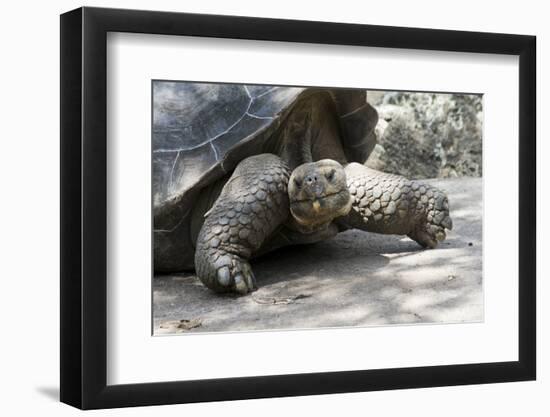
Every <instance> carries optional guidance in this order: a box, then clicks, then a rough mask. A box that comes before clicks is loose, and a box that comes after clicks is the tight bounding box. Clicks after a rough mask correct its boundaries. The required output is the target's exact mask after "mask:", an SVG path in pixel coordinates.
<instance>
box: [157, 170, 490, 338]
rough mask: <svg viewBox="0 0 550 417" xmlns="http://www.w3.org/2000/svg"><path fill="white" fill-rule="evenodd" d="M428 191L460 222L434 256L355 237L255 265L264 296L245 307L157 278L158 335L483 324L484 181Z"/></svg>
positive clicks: (449, 183) (191, 283)
mask: <svg viewBox="0 0 550 417" xmlns="http://www.w3.org/2000/svg"><path fill="white" fill-rule="evenodd" d="M429 182H430V183H432V184H434V185H436V186H438V187H439V188H441V189H443V190H445V191H446V192H447V193H448V196H449V201H450V206H451V217H452V219H453V222H454V228H453V230H452V231H451V232H450V233H449V234H448V237H447V240H446V241H444V242H443V243H442V244H441V245H440V246H439V247H438V248H437V249H433V250H424V249H422V248H421V247H419V246H418V245H417V244H416V243H415V242H413V241H412V240H410V239H408V238H406V237H400V236H387V235H386V236H385V235H376V234H371V233H366V232H361V231H355V230H352V231H348V232H345V233H341V234H339V235H338V236H336V237H335V238H333V239H331V240H329V241H326V242H321V243H318V244H315V245H310V246H298V247H290V248H284V249H281V250H279V251H277V252H275V253H272V254H269V255H266V256H264V257H263V258H260V259H257V260H255V261H253V262H252V267H253V268H254V271H255V274H256V277H257V280H258V285H259V287H260V289H259V290H258V291H256V292H254V293H253V294H251V295H248V296H244V297H236V296H233V295H224V296H220V295H216V294H214V293H213V292H211V291H209V290H208V289H207V288H205V287H204V286H203V285H202V284H201V283H200V281H199V280H198V279H197V277H196V276H195V275H193V274H191V273H182V274H174V275H163V276H157V277H155V279H154V283H153V289H154V295H153V302H154V333H155V334H166V333H188V332H214V331H239V330H246V331H249V330H269V329H290V328H292V329H297V328H316V327H340V326H369V325H388V324H410V323H455V322H472V321H482V320H483V291H482V239H481V232H482V227H481V219H482V181H481V179H479V178H460V179H447V180H432V181H429Z"/></svg>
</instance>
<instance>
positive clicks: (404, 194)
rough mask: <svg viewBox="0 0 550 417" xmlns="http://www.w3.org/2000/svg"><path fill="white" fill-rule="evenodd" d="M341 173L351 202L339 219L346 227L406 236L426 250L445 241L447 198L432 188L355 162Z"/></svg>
mask: <svg viewBox="0 0 550 417" xmlns="http://www.w3.org/2000/svg"><path fill="white" fill-rule="evenodd" d="M345 171H346V177H347V182H348V188H349V191H350V194H351V196H352V199H353V203H352V208H351V210H350V213H349V214H348V216H346V217H343V218H341V223H342V224H343V225H345V226H346V227H352V228H357V229H362V230H366V231H369V232H375V233H384V234H399V235H407V236H408V237H410V238H411V239H413V240H414V241H416V242H417V243H419V244H420V245H421V246H423V247H428V248H435V247H436V246H437V244H438V242H441V241H442V240H444V239H445V237H446V234H445V229H449V230H451V229H452V227H453V222H452V220H451V217H450V215H449V202H448V200H447V196H446V195H445V193H444V192H442V191H440V190H439V189H437V188H436V187H433V186H430V185H428V184H425V183H423V182H421V181H414V180H408V179H406V178H404V177H401V176H399V175H392V174H385V173H383V172H380V171H376V170H374V169H371V168H367V167H365V166H364V165H361V164H357V163H351V164H349V165H347V166H346V168H345Z"/></svg>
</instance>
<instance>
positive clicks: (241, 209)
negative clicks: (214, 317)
mask: <svg viewBox="0 0 550 417" xmlns="http://www.w3.org/2000/svg"><path fill="white" fill-rule="evenodd" d="M288 178H289V172H288V168H287V166H286V164H285V163H284V162H283V161H282V160H281V158H279V157H278V156H276V155H272V154H261V155H256V156H251V157H249V158H246V159H244V160H243V161H242V162H240V163H239V165H238V166H237V168H236V169H235V171H234V172H233V175H232V176H231V178H230V179H229V181H228V182H227V183H226V184H225V186H224V187H223V189H222V191H221V193H220V196H219V197H218V199H217V200H216V202H215V203H214V205H213V206H212V208H211V209H210V210H209V211H208V212H207V213H206V214H205V221H204V224H203V225H202V228H201V230H200V232H199V235H198V238H197V246H196V249H195V269H196V272H197V276H198V277H199V279H200V280H201V281H202V282H203V284H204V285H206V286H207V287H208V288H210V289H212V290H214V291H216V292H237V293H239V294H246V293H248V292H251V291H253V290H254V289H256V283H255V278H254V274H253V272H252V268H251V267H250V264H249V262H248V260H249V259H250V257H251V256H252V255H253V254H254V253H255V252H256V251H258V249H259V248H260V247H261V246H262V243H263V242H264V241H265V240H266V239H267V238H268V237H269V236H271V234H272V233H273V232H274V231H275V229H276V228H277V227H278V226H280V225H281V224H282V223H283V222H284V221H285V220H286V218H287V216H288V213H289V207H288V204H289V203H288V194H287V185H288Z"/></svg>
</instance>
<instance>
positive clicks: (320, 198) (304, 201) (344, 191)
mask: <svg viewBox="0 0 550 417" xmlns="http://www.w3.org/2000/svg"><path fill="white" fill-rule="evenodd" d="M347 193H348V190H340V191H336V192H335V193H330V194H326V195H323V196H319V197H310V198H303V199H294V200H293V199H291V200H290V203H291V204H294V203H308V202H314V201H316V200H319V201H322V200H326V199H327V198H330V197H336V196H339V195H345V194H347Z"/></svg>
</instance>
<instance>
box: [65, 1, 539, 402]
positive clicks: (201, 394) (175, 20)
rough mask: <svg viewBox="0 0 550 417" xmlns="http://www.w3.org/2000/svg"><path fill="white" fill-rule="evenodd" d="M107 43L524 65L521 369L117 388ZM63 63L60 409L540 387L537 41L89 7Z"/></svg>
mask: <svg viewBox="0 0 550 417" xmlns="http://www.w3.org/2000/svg"><path fill="white" fill-rule="evenodd" d="M108 32H132V33H147V34H162V35H175V36H177V35H186V36H199V37H214V38H235V39H255V40H268V41H285V42H305V43H318V44H332V45H356V46H371V47H383V48H403V49H421V50H440V51H456V52H477V53H491V54H507V55H516V56H519V103H518V109H519V132H518V137H519V155H518V158H519V277H520V279H519V293H518V296H519V329H518V331H519V360H518V361H513V362H496V363H477V364H467V365H460V364H450V365H445V366H427V367H412V368H399V369H377V370H357V371H344V372H327V373H309V374H293V375H274V376H256V377H240V378H229V379H209V380H199V381H178V382H162V383H142V384H129V385H113V386H109V385H107V383H106V375H107V343H106V329H107V311H106V307H107V305H106V299H107V285H106V281H107V273H106V271H107V268H106V266H107V262H106V258H107V252H106V243H107V216H106V214H107V181H108V178H107V169H106V168H107V164H106V161H107V140H106V137H107V135H106V126H107V113H106V94H107V87H106V86H107V82H106V81H107V73H106V44H107V42H106V39H107V33H108ZM60 57H61V92H60V93H61V309H60V315H61V358H60V359H61V382H60V383H61V401H62V402H64V403H67V404H70V405H72V406H75V407H78V408H82V409H94V408H111V407H124V406H142V405H155V404H174V403H189V402H201V401H216V400H237V399H249V398H264V397H283V396H299V395H312V394H328V393H344V392H357V391H375V390H388V389H401V388H420V387H434V386H449V385H463V384H482V383H496V382H507V381H525V380H534V379H535V378H536V314H535V312H536V266H535V265H536V262H535V261H536V259H535V257H536V157H535V156H536V145H535V143H536V140H535V139H536V138H535V136H536V131H535V123H536V120H535V118H536V112H535V110H536V92H535V87H536V81H535V80H536V76H535V75H536V69H535V67H536V38H535V37H534V36H524V35H510V34H495V33H481V32H461V31H449V30H431V29H416V28H404V27H388V26H371V25H357V24H341V23H322V22H312V21H293V20H276V19H265V18H261V19H260V18H251V17H233V16H215V15H198V14H185V13H171V12H156V11H136V10H120V9H103V8H88V7H84V8H79V9H76V10H73V11H70V12H67V13H65V14H63V15H61V53H60Z"/></svg>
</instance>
